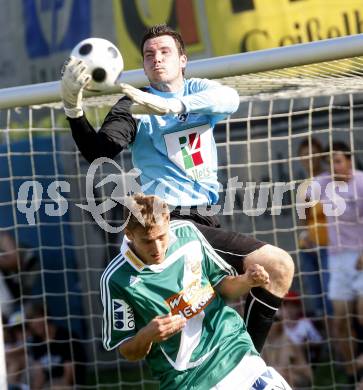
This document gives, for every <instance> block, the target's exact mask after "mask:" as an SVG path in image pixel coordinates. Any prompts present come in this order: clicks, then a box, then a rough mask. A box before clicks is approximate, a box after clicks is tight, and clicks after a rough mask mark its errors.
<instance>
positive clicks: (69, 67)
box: [61, 25, 294, 351]
mask: <svg viewBox="0 0 363 390" xmlns="http://www.w3.org/2000/svg"><path fill="white" fill-rule="evenodd" d="M141 52H142V56H143V64H144V70H145V73H146V76H147V77H148V79H149V81H150V86H148V87H145V88H143V90H139V89H136V88H134V87H132V86H131V85H127V84H120V87H121V90H122V92H123V93H124V94H125V96H124V97H122V98H121V99H120V100H119V101H118V102H117V103H116V104H115V105H114V106H113V107H112V108H111V110H110V112H109V113H108V115H107V116H106V118H105V120H104V122H103V124H102V126H101V128H100V130H99V131H98V132H96V131H95V130H94V128H93V126H92V125H91V124H90V123H89V122H88V120H87V118H86V116H85V115H84V112H83V110H82V91H83V89H84V87H85V86H86V85H87V83H88V81H89V79H90V76H89V75H87V74H86V69H85V66H84V64H83V63H82V61H81V60H76V59H75V58H71V60H70V61H69V62H68V63H66V64H65V66H64V69H63V76H62V80H61V91H62V99H63V104H64V109H65V113H66V115H67V117H68V119H69V122H70V126H71V130H72V135H73V138H74V140H75V142H76V144H77V146H78V148H79V150H80V151H81V153H82V154H83V156H84V157H85V158H86V159H87V160H88V161H89V162H92V161H93V160H95V159H96V158H98V157H109V158H114V157H115V156H116V155H118V154H119V153H120V152H121V151H122V150H123V149H125V148H128V147H129V148H130V149H131V152H132V160H133V163H134V166H135V167H136V168H138V169H140V171H141V184H142V186H143V187H142V188H143V191H144V192H145V193H147V194H155V195H159V196H161V197H162V198H163V199H165V201H166V202H167V203H168V204H169V205H170V206H171V207H172V208H174V210H173V211H172V213H171V218H172V219H189V220H191V221H192V222H193V223H194V224H195V225H196V226H197V227H198V229H199V230H200V231H201V232H202V233H203V235H204V236H205V237H206V238H207V240H208V241H209V242H210V243H211V245H212V246H213V248H214V249H215V250H216V251H217V252H218V254H219V255H220V256H222V257H223V258H224V259H225V260H226V261H227V262H228V263H229V264H231V265H233V266H234V267H235V268H236V269H237V270H238V272H240V273H242V272H244V270H245V269H246V267H248V266H249V265H251V264H255V263H257V264H260V265H262V266H263V267H264V268H265V269H266V271H267V272H268V273H269V275H270V283H269V284H268V285H267V286H264V287H255V288H252V289H251V291H250V292H249V294H248V296H247V299H246V306H245V322H246V324H247V329H248V331H249V332H250V334H251V337H252V339H253V342H254V343H255V346H256V348H257V350H259V351H261V349H262V347H263V344H264V342H265V339H266V336H267V334H268V331H269V329H270V327H271V325H272V321H273V316H274V314H275V313H276V311H277V309H278V307H279V306H280V304H281V301H282V297H283V296H284V295H285V294H286V293H287V291H288V289H289V287H290V284H291V281H292V277H293V273H294V264H293V261H292V259H291V257H290V256H289V255H288V254H287V253H286V252H285V251H283V250H282V249H280V248H277V247H274V246H272V245H268V244H265V243H263V242H261V241H258V240H255V239H254V238H252V237H248V236H245V235H242V234H240V233H237V232H230V231H227V230H224V229H222V228H221V227H220V224H219V222H218V219H217V218H216V217H214V216H206V213H207V212H208V211H209V213H210V212H211V210H210V207H211V206H212V205H214V204H216V203H217V202H218V190H219V183H218V180H217V166H218V164H217V150H216V145H215V140H214V138H213V128H214V126H215V124H216V123H217V122H218V121H220V120H221V119H223V118H225V117H226V116H227V115H229V114H232V113H233V112H235V111H236V110H237V108H238V105H239V97H238V94H237V92H236V91H235V90H234V89H232V88H229V87H226V86H222V85H221V84H219V83H217V82H215V81H210V80H207V79H185V78H184V71H185V67H186V64H187V57H186V55H185V49H184V43H183V40H182V38H181V36H180V35H179V34H178V33H177V32H175V31H174V30H172V29H171V28H169V27H168V26H166V25H156V26H154V27H152V28H150V30H149V31H148V32H147V33H146V34H145V35H144V37H143V40H142V43H141ZM133 114H138V116H137V118H135V117H134V116H133ZM203 207H204V211H205V212H204V213H202V212H199V211H200V209H201V208H202V209H203Z"/></svg>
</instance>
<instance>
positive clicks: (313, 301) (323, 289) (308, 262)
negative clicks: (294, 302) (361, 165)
mask: <svg viewBox="0 0 363 390" xmlns="http://www.w3.org/2000/svg"><path fill="white" fill-rule="evenodd" d="M323 152H324V150H323V147H322V145H321V143H320V141H319V140H318V139H316V138H307V139H305V140H303V141H302V142H301V143H300V145H299V148H298V155H299V156H300V157H301V160H300V162H301V165H302V166H303V168H304V171H305V175H306V180H305V182H304V184H305V185H306V188H307V189H308V187H309V185H310V184H311V182H312V180H313V179H314V178H319V177H325V176H327V175H329V172H328V171H327V168H326V164H325V158H324V155H323ZM306 200H309V199H306ZM326 224H327V221H326V217H325V215H324V213H323V207H322V204H321V203H320V202H317V203H316V204H315V205H314V206H313V207H310V208H308V209H306V220H305V225H306V229H305V230H303V231H302V232H301V233H300V235H299V248H300V249H301V250H300V252H299V258H300V271H301V280H302V293H303V298H304V303H305V308H306V310H307V314H308V315H309V316H313V317H322V316H324V315H326V314H329V315H331V314H332V304H331V302H330V301H329V299H328V297H327V293H328V283H329V273H328V254H327V248H326V246H327V244H328V232H327V225H326Z"/></svg>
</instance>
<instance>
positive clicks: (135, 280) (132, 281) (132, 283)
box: [130, 275, 141, 287]
mask: <svg viewBox="0 0 363 390" xmlns="http://www.w3.org/2000/svg"><path fill="white" fill-rule="evenodd" d="M139 282H141V279H140V278H139V277H138V276H134V275H131V276H130V286H131V287H133V286H135V285H136V284H137V283H139Z"/></svg>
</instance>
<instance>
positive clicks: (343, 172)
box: [333, 152, 352, 180]
mask: <svg viewBox="0 0 363 390" xmlns="http://www.w3.org/2000/svg"><path fill="white" fill-rule="evenodd" d="M333 168H334V174H335V178H336V179H337V180H348V179H349V177H350V174H351V169H352V162H351V160H350V159H349V158H348V157H347V156H346V155H345V154H344V153H343V152H334V153H333Z"/></svg>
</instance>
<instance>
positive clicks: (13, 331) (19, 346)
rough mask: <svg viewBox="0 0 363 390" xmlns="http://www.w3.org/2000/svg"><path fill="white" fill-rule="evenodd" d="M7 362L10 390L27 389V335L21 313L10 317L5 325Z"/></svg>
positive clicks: (18, 312) (15, 313) (17, 312)
mask: <svg viewBox="0 0 363 390" xmlns="http://www.w3.org/2000/svg"><path fill="white" fill-rule="evenodd" d="M4 341H5V361H6V373H7V382H8V385H9V388H10V389H14V390H15V389H25V388H28V386H27V385H25V384H24V383H23V381H25V367H26V350H25V341H26V334H25V331H24V319H23V315H22V313H21V312H20V311H16V312H14V313H12V314H11V315H10V316H9V319H8V321H7V322H6V323H5V324H4Z"/></svg>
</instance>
